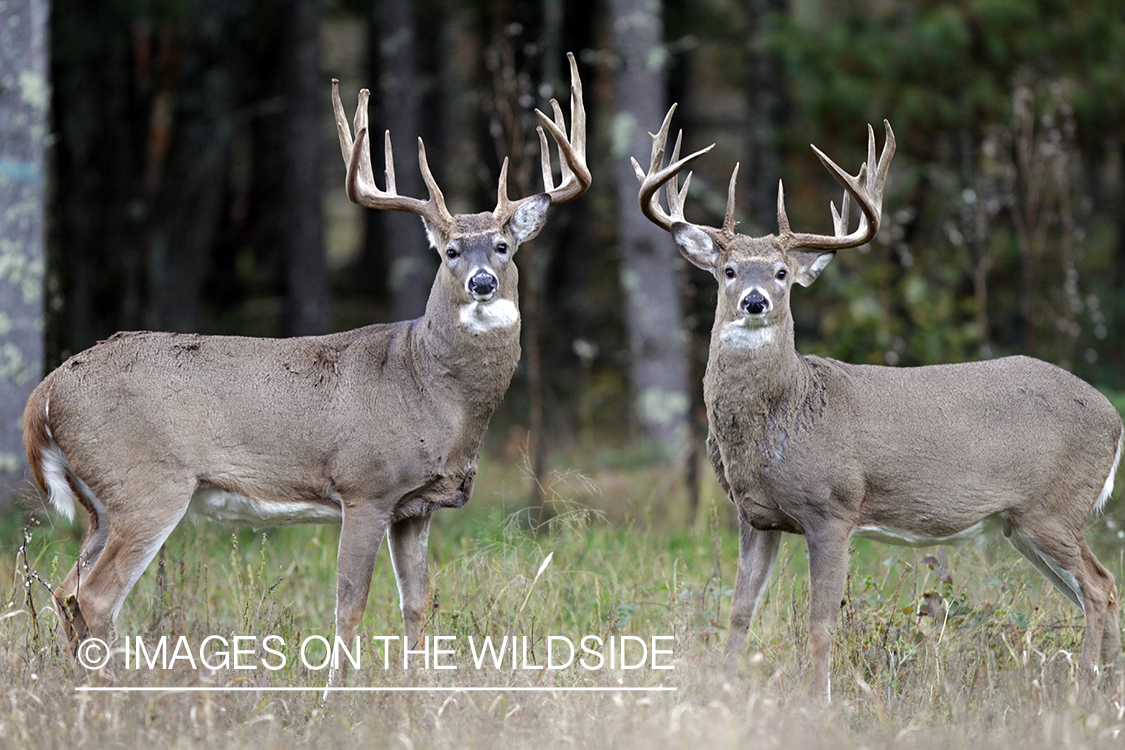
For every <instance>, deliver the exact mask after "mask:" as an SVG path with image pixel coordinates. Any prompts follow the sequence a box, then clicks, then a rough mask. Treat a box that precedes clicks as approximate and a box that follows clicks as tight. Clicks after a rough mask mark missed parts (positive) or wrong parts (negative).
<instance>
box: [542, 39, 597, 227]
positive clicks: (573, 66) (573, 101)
mask: <svg viewBox="0 0 1125 750" xmlns="http://www.w3.org/2000/svg"><path fill="white" fill-rule="evenodd" d="M566 58H567V60H568V61H569V62H570V137H569V138H568V137H567V135H566V119H565V118H564V117H563V113H562V107H560V106H559V103H558V101H556V100H555V99H552V100H551V109H552V113H553V114H554V116H555V117H554V120H552V119H551V118H549V117H547V115H545V114H543V112H541V111H540V110H538V109H537V110H535V114H536V115H538V116H539V119H540V121H542V123H543V126H544V127H545V128H546V129H547V131H548V132H550V134H551V137H552V138H554V139H555V143H556V144H557V145H558V147H559V168H560V171H561V173H562V182H561V183H560V184H559V185H558V186H557V187H555V186H554V180H551V181H550V182H548V181H547V180H544V187H545V188H546V192H547V194H548V195H550V196H551V204H552V205H555V204H558V203H566V202H567V201H569V200H574V199H575V198H577V197H578V196H580V195H582V193H584V192H586V189H587V188H589V187H590V180H591V178H590V169H589V167H588V166H586V105H585V103H584V101H583V98H582V79H581V78H580V77H579V75H578V62H577V61H576V60H575V59H574V54H573V53H572V52H567V53H566ZM544 144H546V138H541V139H540V147H541V148H542V147H543V146H544ZM543 158H544V160H546V161H547V162H548V163H549V162H550V152H549V151H548V153H547V155H546V156H544V157H543Z"/></svg>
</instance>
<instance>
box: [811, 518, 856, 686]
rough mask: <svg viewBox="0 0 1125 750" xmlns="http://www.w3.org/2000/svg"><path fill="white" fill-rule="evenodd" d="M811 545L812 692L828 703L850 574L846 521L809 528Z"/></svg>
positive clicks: (848, 535) (848, 536)
mask: <svg viewBox="0 0 1125 750" xmlns="http://www.w3.org/2000/svg"><path fill="white" fill-rule="evenodd" d="M805 537H806V539H807V540H808V545H809V651H810V656H811V661H812V676H811V683H810V686H809V693H810V695H811V696H812V697H813V698H815V699H818V700H819V701H821V702H823V703H825V704H827V703H828V702H829V701H830V700H831V699H832V678H831V666H832V640H833V638H834V636H835V632H836V623H837V621H838V620H839V617H840V602H841V601H842V600H843V598H844V584H845V582H846V581H847V575H848V544H849V538H850V534H849V533H848V529H847V528H846V527H844V526H843V525H840V526H834V525H830V526H827V527H821V528H817V529H806V530H805Z"/></svg>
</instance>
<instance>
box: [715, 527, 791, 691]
mask: <svg viewBox="0 0 1125 750" xmlns="http://www.w3.org/2000/svg"><path fill="white" fill-rule="evenodd" d="M780 544H781V532H780V531H760V530H758V529H755V528H754V527H753V526H751V525H750V524H748V523H746V521H745V520H744V519H740V520H739V526H738V572H737V573H736V574H735V578H734V596H733V597H732V599H731V604H730V627H729V628H728V631H729V634H728V636H727V646H726V650H725V654H726V669H727V672H728V673H732V672H734V671H735V670H736V669H737V665H738V656H739V655H740V654H741V653H742V650H743V648H745V646H746V635H747V632H748V631H749V630H750V623H751V622H752V621H753V619H754V613H756V612H757V611H758V606H759V605H760V604H761V603H762V597H763V596H764V595H765V593H766V586H767V584H769V582H770V576H771V575H772V573H773V568H774V565H775V564H776V563H777V550H778V547H779V545H780ZM731 676H733V674H732V675H731Z"/></svg>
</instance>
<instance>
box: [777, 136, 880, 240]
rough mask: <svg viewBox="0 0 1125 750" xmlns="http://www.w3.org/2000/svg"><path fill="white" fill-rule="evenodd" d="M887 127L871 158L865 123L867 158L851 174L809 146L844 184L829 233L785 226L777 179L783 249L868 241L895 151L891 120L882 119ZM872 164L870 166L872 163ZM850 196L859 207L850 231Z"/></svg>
mask: <svg viewBox="0 0 1125 750" xmlns="http://www.w3.org/2000/svg"><path fill="white" fill-rule="evenodd" d="M883 124H884V126H885V127H886V131H887V140H886V142H885V143H884V144H883V152H882V153H881V154H880V156H879V159H878V160H877V161H876V159H875V131H874V129H873V128H872V127H871V126H870V125H868V126H867V161H866V162H864V163H863V164H862V165H861V166H860V168H859V172H858V173H857V174H856V175H855V176H852V175H850V174H848V173H847V172H845V171H844V170H843V169H841V168H840V167H839V166H838V165H837V164H836V162H834V161H832V160H831V159H829V158H828V156H827V155H825V153H824V152H823V151H821V150H820V149H819V148H817V147H816V146H813V147H812V148H813V151H814V152H816V155H817V158H819V159H820V161H821V163H822V164H823V165H824V166H825V168H826V169H828V171H829V172H831V173H832V176H833V177H835V178H836V181H837V182H839V183H840V184H841V185H842V186H843V188H844V202H843V203H842V204H841V211H840V213H837V212H836V207H835V206H832V223H833V231H834V232H835V234H834V235H833V236H828V235H821V234H802V233H795V232H793V231H791V230H790V228H789V219H788V217H787V216H786V215H785V196H784V191H783V189H782V186H781V184H780V183H778V188H777V224H778V230H779V231H778V235H779V239H780V240H781V242H782V245H783V246H784V247H785V249H786V250H791V249H793V248H796V247H805V248H811V249H814V250H841V249H844V248H848V247H855V246H856V245H862V244H864V243H865V242H870V241H871V239H872V238H873V237H874V236H875V234H876V233H877V232H878V231H879V223H880V220H881V216H882V211H883V188H884V186H885V184H886V180H887V172H888V170H889V169H890V163H891V159H892V158H893V157H894V153H895V136H894V131H892V130H891V124H890V123H889V122H887V121H886V120H883ZM872 165H873V166H872ZM849 197H850V198H854V199H855V201H856V203H858V204H859V208H860V211H861V215H860V221H859V226H858V227H857V228H856V230H855V231H854V232H851V233H850V234H849V233H848V232H847V220H848V214H849V211H850V201H849Z"/></svg>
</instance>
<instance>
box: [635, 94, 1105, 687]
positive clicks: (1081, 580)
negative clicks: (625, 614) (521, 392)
mask: <svg viewBox="0 0 1125 750" xmlns="http://www.w3.org/2000/svg"><path fill="white" fill-rule="evenodd" d="M674 110H675V107H673V108H672V110H670V111H669V112H668V116H667V117H666V118H665V120H664V123H663V125H662V126H661V128H660V132H659V133H658V134H657V135H655V136H653V139H654V140H653V149H652V159H651V164H650V167H649V170H648V172H647V173H646V172H644V171H643V170H642V169H641V167H640V166H639V165H638V164H637V163H636V160H634V161H633V165H634V168H635V169H636V172H637V178H638V179H639V180H640V181H641V189H640V196H639V200H640V206H641V210H642V211H643V212H644V214H645V216H647V217H648V218H649V219H650V220H651V221H653V222H654V223H656V224H657V225H658V226H660V227H661V228H663V229H665V230H667V231H668V232H670V233H671V234H672V237H673V238H674V239H675V241H676V244H677V245H678V246H679V249H680V252H681V253H682V254H683V256H684V257H685V258H686V259H687V260H688V261H689V262H691V263H693V264H694V265H696V266H698V267H699V268H702V269H704V270H706V271H710V272H711V273H712V274H713V275H714V277H715V280H716V281H717V282H718V286H719V292H718V305H717V307H716V310H715V323H714V328H713V329H712V331H711V346H710V356H709V359H708V362H707V373H706V376H705V378H704V381H703V394H704V401H705V402H706V406H707V421H708V426H709V434H708V438H707V449H708V455H709V457H710V459H711V463H712V464H713V466H714V469H715V474H716V476H717V477H718V481H719V484H720V485H721V486H722V488H723V489H724V491H725V492H726V493H727V495H728V496H729V497H730V499H731V500H732V501H733V502H734V503H735V505H736V506H737V508H738V513H739V520H740V527H739V528H740V533H739V541H740V551H739V559H738V573H737V576H736V581H735V590H734V599H733V601H732V603H731V613H730V636H729V638H728V640H727V646H726V651H727V656H728V661H729V662H731V663H733V661H734V659H735V658H736V657H737V655H738V654H739V653H740V652H741V651H742V648H743V645H744V644H745V641H746V636H747V630H748V628H749V626H750V621H751V619H752V618H753V616H754V611H755V610H756V609H757V607H758V605H759V603H760V602H761V599H762V596H763V594H764V592H765V589H766V584H767V583H768V581H769V577H770V572H771V570H772V567H773V565H774V563H775V562H776V560H777V553H778V544H779V541H780V536H781V532H785V531H787V532H791V533H796V534H804V535H805V537H806V539H807V541H808V553H809V578H810V589H811V594H810V605H809V644H810V650H811V657H812V659H811V661H812V678H811V679H812V690H813V692H814V694H815V695H817V696H818V697H820V698H822V699H823V700H825V701H827V700H828V699H829V697H830V695H831V684H830V678H829V665H830V660H831V649H832V640H833V632H834V630H835V625H836V621H837V618H838V615H839V611H840V602H841V600H842V598H843V596H844V585H845V580H846V576H847V563H848V547H849V543H850V540H851V538H852V537H853V536H860V537H868V538H874V539H879V540H882V541H887V542H892V543H897V544H907V545H912V546H919V545H923V544H938V543H944V542H951V541H956V540H961V539H965V538H968V537H971V536H974V535H976V534H977V533H979V532H981V531H983V530H985V529H989V528H995V529H999V530H1000V531H1002V532H1003V534H1004V535H1005V536H1006V537H1007V538H1008V540H1009V541H1010V542H1011V543H1012V545H1013V546H1014V547H1015V548H1016V549H1017V550H1019V551H1020V552H1021V553H1022V554H1023V555H1024V556H1025V557H1026V558H1027V559H1028V560H1030V561H1031V563H1032V565H1034V566H1035V567H1036V568H1037V569H1038V570H1039V571H1040V572H1041V573H1042V574H1043V575H1044V576H1045V577H1046V578H1047V580H1049V581H1050V582H1051V583H1052V584H1054V585H1055V586H1056V587H1057V588H1058V589H1059V591H1061V592H1062V593H1063V595H1065V596H1066V597H1067V598H1068V599H1070V600H1071V601H1073V602H1074V603H1075V604H1077V605H1078V606H1079V607H1080V608H1081V609H1082V612H1083V614H1084V615H1085V621H1086V631H1085V636H1084V639H1083V644H1082V654H1081V660H1080V679H1081V683H1082V685H1083V686H1091V685H1092V684H1093V683H1094V682H1095V681H1096V676H1097V675H1098V673H1099V670H1100V669H1101V668H1102V667H1103V666H1111V667H1112V668H1113V670H1114V671H1115V672H1116V676H1117V678H1118V679H1120V676H1121V668H1122V654H1121V633H1120V626H1119V624H1118V603H1117V590H1116V588H1115V584H1114V580H1113V577H1112V576H1111V575H1110V573H1109V572H1108V571H1107V570H1106V569H1105V568H1104V567H1103V566H1102V565H1101V564H1100V563H1099V562H1098V560H1097V559H1096V558H1095V557H1094V555H1093V553H1091V552H1090V548H1089V547H1088V546H1087V545H1086V540H1085V538H1084V535H1083V524H1084V522H1085V520H1086V518H1087V516H1088V514H1089V513H1090V512H1091V510H1099V509H1100V508H1101V507H1102V505H1103V503H1104V502H1105V500H1106V498H1107V497H1109V494H1110V492H1111V491H1112V489H1113V479H1114V475H1115V473H1116V471H1117V465H1118V462H1119V460H1120V458H1121V445H1122V422H1121V418H1120V416H1119V415H1118V413H1117V411H1116V410H1115V409H1114V408H1113V406H1112V405H1111V404H1110V403H1109V401H1108V400H1107V399H1106V398H1105V397H1104V396H1103V395H1102V394H1100V393H1099V392H1098V391H1096V390H1095V389H1094V388H1092V387H1091V386H1089V385H1088V384H1086V383H1084V382H1083V381H1081V380H1079V379H1078V378H1076V377H1074V376H1073V375H1071V374H1070V373H1067V372H1065V371H1063V370H1061V369H1059V368H1058V367H1055V366H1054V365H1050V364H1047V363H1046V362H1042V361H1040V360H1037V359H1031V358H1028V357H1009V358H1004V359H997V360H992V361H986V362H973V363H966V364H957V365H936V366H930V367H917V368H894V367H876V366H867V365H852V364H847V363H845V362H838V361H836V360H832V359H825V358H822V357H815V356H803V355H800V354H798V353H797V352H796V350H795V348H794V343H793V318H792V315H791V314H790V309H789V293H790V290H791V288H792V286H793V283H794V282H796V283H798V284H800V285H802V286H808V285H809V284H811V283H812V282H813V281H815V280H816V278H817V276H818V275H819V274H820V272H821V271H822V270H823V269H824V267H825V266H826V265H827V264H828V262H829V261H831V260H832V257H833V256H834V255H835V253H836V251H837V250H842V249H845V248H849V247H854V246H857V245H861V244H863V243H865V242H868V241H870V240H871V239H872V238H873V237H874V236H875V233H876V232H877V231H878V229H879V221H880V216H881V211H882V202H883V185H884V182H885V180H886V178H887V169H888V167H889V166H890V161H891V157H892V156H893V155H894V150H895V140H894V134H893V133H892V131H891V127H890V125H889V124H886V131H887V140H886V144H885V145H884V147H883V152H882V155H881V156H880V158H879V159H876V158H875V134H874V132H873V131H872V130H871V128H870V127H869V128H868V147H867V154H868V155H867V161H866V163H865V164H864V165H863V166H861V167H860V170H859V173H858V175H856V176H852V175H849V174H848V173H846V172H845V171H844V170H842V169H840V167H838V166H837V165H836V164H835V163H833V162H832V160H831V159H829V158H828V157H827V156H825V155H824V154H823V153H821V152H820V150H819V149H816V147H815V146H814V147H813V149H814V150H815V151H816V154H817V156H818V157H819V158H820V160H821V162H822V163H823V164H824V166H825V167H826V168H827V169H828V171H829V172H831V173H832V175H833V176H834V177H835V178H836V179H837V180H838V181H839V182H840V184H841V185H843V187H844V191H845V192H844V197H843V203H842V205H841V209H840V211H839V212H837V210H836V206H835V205H834V204H833V205H832V217H833V225H834V233H833V234H832V235H831V236H829V235H817V234H798V233H795V232H793V231H791V230H790V228H789V220H788V219H787V217H786V214H785V203H784V195H783V192H782V189H781V187H780V185H779V187H778V197H777V220H778V226H779V232H778V234H777V235H767V236H765V237H746V236H743V235H739V234H737V233H736V232H735V225H736V222H735V220H734V186H735V179H736V177H737V175H738V168H737V166H736V167H735V170H734V174H732V175H731V180H730V188H729V192H728V198H727V210H726V218H725V220H724V221H723V225H722V226H721V227H720V228H713V227H709V226H701V225H697V224H691V223H689V222H687V221H686V220H685V219H684V213H683V203H684V198H685V196H686V194H687V188H688V183H689V182H690V178H691V175H690V174H689V175H688V179H687V180H685V183H684V187H683V190H682V191H681V190H679V189H678V188H677V179H676V175H677V174H678V173H679V172H680V171H681V170H682V169H683V168H684V167H685V166H687V165H688V164H689V163H691V162H692V161H694V160H695V159H697V158H699V157H700V156H701V155H702V154H704V153H706V152H707V151H708V150H710V149H709V148H707V149H703V150H701V151H698V152H696V153H694V154H691V155H690V156H687V157H685V158H683V159H681V158H679V149H680V143H679V139H678V138H677V142H676V144H675V147H674V149H673V151H672V154H671V156H670V159H669V161H670V163H669V164H668V166H663V163H664V155H665V146H666V143H667V139H668V128H669V124H670V122H671V118H672V112H673V111H674ZM666 184H667V202H668V210H667V211H665V210H664V209H663V208H662V207H661V205H660V201H659V195H658V193H659V190H660V188H661V187H662V186H664V185H666ZM853 200H854V201H855V203H857V204H858V205H859V209H860V212H861V216H860V219H859V222H858V228H857V229H855V230H854V231H852V232H849V231H848V227H849V222H848V214H849V210H850V207H851V203H852V201H853Z"/></svg>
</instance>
